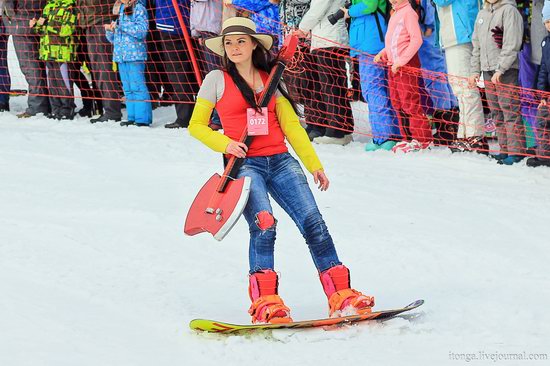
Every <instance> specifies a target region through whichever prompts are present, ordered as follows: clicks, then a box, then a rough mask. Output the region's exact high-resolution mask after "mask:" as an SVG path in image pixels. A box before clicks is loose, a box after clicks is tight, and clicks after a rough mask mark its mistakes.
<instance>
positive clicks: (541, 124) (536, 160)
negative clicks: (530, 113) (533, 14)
mask: <svg viewBox="0 0 550 366" xmlns="http://www.w3.org/2000/svg"><path fill="white" fill-rule="evenodd" d="M542 21H543V23H544V26H545V27H546V30H547V31H549V32H550V1H545V2H544V7H543V8H542ZM541 46H542V59H541V65H540V72H539V77H538V80H537V90H540V91H541V93H540V94H541V99H540V104H539V107H538V112H537V125H538V126H537V127H538V128H537V133H538V137H539V139H538V145H537V156H536V157H532V158H529V159H527V166H531V167H537V166H547V167H550V123H549V120H550V113H549V111H548V99H549V96H548V93H547V92H548V91H550V35H547V36H546V38H544V40H543V41H542V44H541Z"/></svg>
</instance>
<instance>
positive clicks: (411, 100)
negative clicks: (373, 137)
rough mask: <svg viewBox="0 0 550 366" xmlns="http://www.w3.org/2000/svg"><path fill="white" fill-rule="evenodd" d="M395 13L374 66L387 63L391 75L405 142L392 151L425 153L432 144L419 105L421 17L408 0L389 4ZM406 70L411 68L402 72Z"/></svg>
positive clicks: (393, 94)
mask: <svg viewBox="0 0 550 366" xmlns="http://www.w3.org/2000/svg"><path fill="white" fill-rule="evenodd" d="M390 2H391V4H392V7H393V9H394V11H395V13H394V14H393V15H392V16H391V18H390V21H389V24H388V31H387V32H386V37H385V42H384V43H385V47H384V49H383V50H382V51H380V52H379V53H378V55H376V57H375V58H374V62H384V63H386V64H387V65H388V66H389V67H391V71H390V72H389V73H388V81H389V89H390V99H391V104H392V106H393V108H394V109H395V111H396V113H397V118H398V120H399V128H400V130H401V135H402V136H403V141H401V142H399V143H398V144H396V145H395V146H394V147H393V149H392V151H394V152H399V151H401V152H405V153H407V152H411V151H419V150H422V149H426V148H427V147H428V146H429V145H430V144H431V143H432V141H433V137H432V130H431V127H430V123H429V121H428V118H427V117H426V115H425V114H424V111H423V109H422V106H421V103H420V94H419V86H418V81H419V80H418V79H419V76H420V74H419V73H418V70H415V69H420V60H419V58H418V50H419V49H420V46H421V45H422V32H421V30H420V25H419V23H418V14H417V13H416V12H415V11H414V9H413V8H412V6H411V4H410V3H409V0H390ZM404 66H410V67H411V68H410V69H409V70H406V71H403V70H402V68H403V67H404Z"/></svg>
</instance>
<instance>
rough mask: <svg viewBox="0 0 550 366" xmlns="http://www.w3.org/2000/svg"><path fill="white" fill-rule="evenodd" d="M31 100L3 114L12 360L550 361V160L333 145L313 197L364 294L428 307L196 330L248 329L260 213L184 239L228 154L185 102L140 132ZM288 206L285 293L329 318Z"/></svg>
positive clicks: (5, 297) (52, 365)
mask: <svg viewBox="0 0 550 366" xmlns="http://www.w3.org/2000/svg"><path fill="white" fill-rule="evenodd" d="M24 101H25V100H24V98H15V99H14V101H13V103H12V107H13V108H12V109H13V111H12V113H4V114H1V115H0V207H1V209H0V294H1V295H0V298H1V300H0V365H5V366H16V365H17V366H23V365H29V366H40V365H48V366H65V365H66V366H75V365H78V366H88V365H89V366H111V365H112V366H126V365H127V366H138V365H139V366H141V365H167V366H171V365H220V364H223V365H226V366H242V365H262V366H264V365H315V366H320V365H331V366H332V365H341V364H349V365H351V364H359V363H360V364H364V365H442V364H460V363H466V359H465V357H466V356H463V354H466V353H473V354H477V355H482V354H497V353H500V354H509V353H522V354H523V352H526V354H527V355H529V354H533V353H537V354H540V353H546V354H550V348H549V346H548V344H549V343H548V339H550V315H549V313H550V312H549V311H548V304H549V303H550V286H549V283H550V281H549V280H550V274H549V271H548V266H549V262H550V261H549V259H550V244H549V243H550V235H549V234H550V227H549V217H550V215H549V212H550V208H549V207H550V170H549V169H544V168H540V169H531V168H528V167H526V166H525V165H524V163H521V164H518V165H516V166H512V167H505V166H499V165H497V164H495V162H494V161H492V160H490V159H489V158H487V157H483V156H479V155H475V154H462V155H458V154H454V155H453V154H451V153H450V152H449V151H447V150H445V149H438V148H436V149H432V150H431V151H426V152H422V153H416V154H410V155H399V156H396V155H394V154H392V153H388V152H376V153H366V152H364V151H363V144H362V143H359V142H354V143H352V144H350V145H348V146H345V147H340V146H317V147H316V148H317V151H318V153H319V155H320V157H321V160H322V161H323V163H324V165H325V169H326V172H327V175H328V177H329V178H330V179H331V187H330V189H329V190H328V191H327V192H319V191H317V190H315V193H314V194H315V197H316V198H317V201H318V204H319V206H320V209H321V212H322V213H323V216H324V218H325V220H326V222H327V224H328V227H329V229H330V231H331V233H332V235H333V237H334V240H335V242H336V246H337V250H338V253H339V255H340V259H341V260H342V261H343V262H344V263H345V264H346V265H347V266H348V267H349V268H350V269H351V273H352V285H353V286H354V287H356V288H357V289H359V290H361V291H363V292H365V293H367V294H372V295H374V296H375V297H376V304H377V305H376V307H377V308H379V309H385V308H393V307H400V306H404V305H406V304H408V303H410V302H412V301H413V300H416V299H419V298H422V299H425V300H426V303H425V304H424V305H423V306H422V307H421V308H419V309H418V310H417V311H414V312H413V313H412V314H409V316H405V317H400V318H396V319H392V320H390V321H387V322H384V323H363V324H359V325H356V326H351V327H346V328H344V329H337V330H328V331H327V330H322V329H314V330H291V331H272V332H271V331H270V332H264V333H256V334H249V335H229V336H227V335H226V336H223V335H208V334H198V333H194V332H192V331H190V330H189V329H188V323H189V321H190V320H191V319H194V318H214V319H219V320H222V321H228V322H235V323H246V322H248V321H249V316H248V314H247V309H248V306H249V300H248V295H247V270H248V260H247V248H248V230H247V226H246V223H245V222H244V220H242V219H241V221H239V223H238V224H237V225H236V227H235V228H234V229H233V231H232V232H231V233H230V234H229V235H228V236H227V237H226V239H225V240H224V241H222V242H217V241H215V240H214V239H213V238H212V237H211V236H209V235H208V234H201V235H198V236H194V237H188V236H184V234H183V230H182V227H183V223H184V220H185V216H186V213H187V209H188V208H189V206H190V204H191V202H192V200H193V198H194V197H195V194H196V193H197V191H198V190H199V188H200V187H201V186H202V184H203V183H204V182H205V181H206V180H207V179H208V178H209V177H210V176H211V175H212V174H213V173H214V172H220V171H221V157H220V156H219V154H216V153H213V152H211V151H209V150H208V149H207V148H206V147H204V146H202V145H201V144H200V143H199V142H198V141H196V140H194V139H193V138H191V137H190V136H189V135H188V133H187V131H186V130H178V131H174V130H166V129H165V128H163V127H162V125H163V124H164V123H167V122H171V121H172V120H173V118H174V113H173V108H169V107H165V108H161V109H159V110H157V111H155V123H154V126H153V128H137V127H129V128H123V127H120V126H118V125H117V124H114V123H113V124H110V123H107V124H98V125H91V124H89V123H88V122H87V120H85V119H76V120H75V121H70V122H59V121H52V120H47V119H45V118H43V117H33V118H30V119H26V120H18V119H17V118H16V117H15V115H14V114H15V113H16V112H19V111H22V110H23V106H24ZM312 187H313V184H312ZM275 215H276V217H277V219H278V220H279V223H278V238H277V245H276V269H277V270H278V271H279V272H280V274H281V280H280V294H281V295H282V296H283V298H284V299H285V302H286V303H287V304H288V305H289V306H290V307H291V308H292V313H293V316H294V318H295V319H297V320H302V319H309V318H315V317H324V316H326V313H327V304H326V299H325V297H324V294H323V292H322V289H321V285H320V284H319V281H318V277H317V274H316V271H315V268H314V266H313V263H312V261H311V259H310V257H309V252H308V250H307V247H306V245H305V243H304V241H303V239H302V237H301V235H300V234H299V232H298V230H297V228H296V227H295V226H294V224H293V223H292V221H291V220H290V219H289V217H288V216H286V215H285V213H284V212H282V210H281V209H280V208H278V207H276V208H275ZM461 354H462V356H461ZM457 357H458V359H457ZM461 357H462V358H461ZM478 357H479V356H478ZM503 362H504V361H503ZM548 362H550V361H549V360H548V359H547V360H546V361H538V362H534V363H533V364H548ZM482 363H485V364H492V363H493V362H492V361H491V360H484V361H483V360H478V361H477V364H482ZM505 364H509V365H513V364H518V363H517V362H512V361H507V362H505Z"/></svg>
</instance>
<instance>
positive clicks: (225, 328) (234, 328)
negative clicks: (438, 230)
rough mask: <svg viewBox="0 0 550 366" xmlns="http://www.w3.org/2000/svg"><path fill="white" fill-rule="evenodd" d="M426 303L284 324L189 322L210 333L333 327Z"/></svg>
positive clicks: (383, 317)
mask: <svg viewBox="0 0 550 366" xmlns="http://www.w3.org/2000/svg"><path fill="white" fill-rule="evenodd" d="M422 304H424V300H416V301H415V302H413V303H411V304H409V305H407V306H405V307H402V308H399V309H392V310H380V311H373V312H371V313H366V314H360V315H350V316H343V317H338V318H325V319H315V320H303V321H297V322H291V323H283V324H230V323H224V322H219V321H215V320H207V319H194V320H192V321H191V322H190V323H189V327H190V328H191V329H193V330H198V331H203V332H210V333H235V332H242V331H255V330H269V329H297V328H317V327H332V326H342V325H346V324H353V323H358V322H362V321H368V320H387V319H391V318H393V317H395V316H397V315H399V314H402V313H405V312H407V311H411V310H413V309H416V308H418V307H419V306H421V305H422Z"/></svg>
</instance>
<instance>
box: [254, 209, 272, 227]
mask: <svg viewBox="0 0 550 366" xmlns="http://www.w3.org/2000/svg"><path fill="white" fill-rule="evenodd" d="M254 222H255V224H256V226H257V227H258V229H260V230H261V231H267V230H271V231H274V230H275V228H276V226H277V220H276V219H275V217H273V214H272V213H271V212H269V211H260V212H258V213H257V214H256V218H255V220H254Z"/></svg>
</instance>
